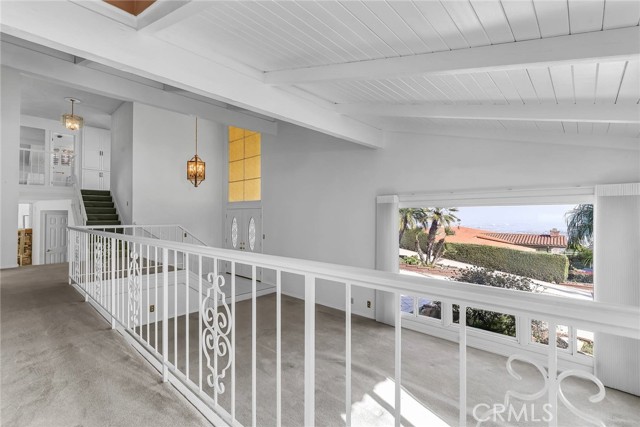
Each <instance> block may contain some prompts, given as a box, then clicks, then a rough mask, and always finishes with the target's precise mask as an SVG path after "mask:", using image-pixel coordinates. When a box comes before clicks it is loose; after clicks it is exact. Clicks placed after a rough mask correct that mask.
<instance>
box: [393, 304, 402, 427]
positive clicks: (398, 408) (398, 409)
mask: <svg viewBox="0 0 640 427" xmlns="http://www.w3.org/2000/svg"><path fill="white" fill-rule="evenodd" d="M393 302H394V304H393V305H394V312H393V314H394V320H395V321H394V323H395V325H394V328H395V329H394V332H395V333H394V339H395V355H394V359H395V425H396V427H400V422H401V421H402V402H401V397H402V394H401V393H402V388H401V387H402V335H401V333H402V317H401V314H402V310H400V293H398V292H396V293H394V294H393Z"/></svg>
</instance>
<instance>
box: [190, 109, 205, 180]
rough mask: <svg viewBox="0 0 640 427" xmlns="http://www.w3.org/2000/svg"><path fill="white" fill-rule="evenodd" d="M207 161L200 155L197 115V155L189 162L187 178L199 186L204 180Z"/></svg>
mask: <svg viewBox="0 0 640 427" xmlns="http://www.w3.org/2000/svg"><path fill="white" fill-rule="evenodd" d="M204 175H205V163H204V162H203V161H202V159H201V158H200V157H199V156H198V118H197V117H196V155H195V156H193V157H192V158H191V160H189V161H188V162H187V179H188V180H189V181H190V182H191V183H192V184H193V185H194V187H197V186H198V185H200V183H201V182H202V181H204Z"/></svg>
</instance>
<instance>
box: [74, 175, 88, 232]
mask: <svg viewBox="0 0 640 427" xmlns="http://www.w3.org/2000/svg"><path fill="white" fill-rule="evenodd" d="M71 176H72V182H73V200H72V202H71V206H72V208H73V214H74V217H75V220H76V224H78V225H85V224H86V223H87V211H86V209H85V207H84V199H83V198H82V191H81V189H80V183H79V181H78V177H77V176H76V174H75V172H72V174H71Z"/></svg>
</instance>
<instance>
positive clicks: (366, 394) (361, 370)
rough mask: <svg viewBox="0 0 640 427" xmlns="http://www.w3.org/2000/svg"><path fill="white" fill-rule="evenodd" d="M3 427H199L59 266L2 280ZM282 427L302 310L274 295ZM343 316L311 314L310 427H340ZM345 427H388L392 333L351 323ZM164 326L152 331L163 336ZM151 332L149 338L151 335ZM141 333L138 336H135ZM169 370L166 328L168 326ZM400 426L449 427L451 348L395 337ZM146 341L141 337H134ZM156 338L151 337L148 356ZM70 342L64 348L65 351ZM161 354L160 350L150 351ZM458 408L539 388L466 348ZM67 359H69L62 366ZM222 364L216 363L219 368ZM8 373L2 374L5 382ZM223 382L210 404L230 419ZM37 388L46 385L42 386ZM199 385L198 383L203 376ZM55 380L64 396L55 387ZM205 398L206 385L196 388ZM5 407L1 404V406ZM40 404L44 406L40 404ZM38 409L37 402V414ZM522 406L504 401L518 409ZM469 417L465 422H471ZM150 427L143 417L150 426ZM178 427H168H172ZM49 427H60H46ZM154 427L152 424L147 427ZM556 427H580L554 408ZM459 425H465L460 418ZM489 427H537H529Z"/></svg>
mask: <svg viewBox="0 0 640 427" xmlns="http://www.w3.org/2000/svg"><path fill="white" fill-rule="evenodd" d="M2 282H3V283H2V325H1V326H2V333H3V337H2V345H3V348H2V359H1V360H2V393H3V399H2V418H1V419H2V420H3V425H4V421H5V419H6V420H7V424H6V425H151V424H153V425H179V426H183V425H184V426H186V425H200V424H204V423H205V422H204V420H202V418H201V417H200V416H199V414H198V413H197V412H195V410H192V409H191V408H190V406H189V404H188V403H186V402H185V401H184V399H183V398H182V397H181V396H179V395H178V393H177V392H175V391H174V390H173V389H171V387H168V386H165V385H162V384H160V383H159V376H158V374H157V372H155V371H154V370H153V369H151V368H150V367H149V366H148V365H146V364H145V362H144V361H143V360H141V357H140V356H139V355H138V354H137V353H136V352H135V351H134V350H133V349H132V348H131V347H129V346H128V345H127V344H126V343H125V342H124V339H123V338H122V337H120V336H119V335H118V334H117V333H115V332H112V331H110V330H109V329H108V327H107V325H106V322H105V321H104V320H103V319H102V318H100V317H99V315H98V314H97V313H96V312H95V311H94V310H93V309H92V308H91V307H90V306H89V305H87V304H84V303H82V302H81V301H82V299H81V297H80V296H79V295H78V294H77V293H75V291H73V290H72V288H71V287H69V286H68V285H66V265H64V266H47V267H35V268H34V267H32V268H31V269H25V270H5V271H3V272H2ZM236 310H237V312H236V319H237V320H236V333H237V335H236V376H237V380H236V411H237V418H238V420H239V421H240V422H241V423H242V424H244V425H250V424H251V301H242V302H240V303H238V304H237V308H236ZM275 311H276V310H275V296H274V295H267V296H264V297H260V298H259V299H258V304H257V327H258V339H257V354H256V356H257V407H258V411H257V420H258V423H257V424H258V425H259V426H267V425H275V406H276V400H275V363H276V359H275V342H276V341H275V326H276V323H275ZM282 313H283V321H282V324H283V330H282V336H283V343H282V350H283V354H282V368H283V383H282V384H283V394H282V395H283V400H282V406H283V409H282V411H283V412H282V413H283V425H285V426H301V425H303V396H304V381H303V378H304V303H303V302H302V301H300V300H297V299H293V298H288V297H284V296H283V308H282ZM185 320H186V318H185V316H182V317H180V318H178V331H179V332H178V337H177V342H178V343H179V349H180V353H179V357H178V366H179V368H180V369H181V370H182V371H183V372H184V371H185V370H186V366H185V359H186V357H185V348H186V347H185V345H184V343H185V341H186V340H185V338H186V336H187V329H186V321H185ZM189 322H190V327H189V330H188V335H189V349H188V352H189V358H190V367H189V377H190V379H191V380H192V381H194V382H195V383H197V382H198V378H199V366H198V365H199V364H198V356H199V349H198V336H199V330H198V315H197V314H191V315H190V317H189ZM344 322H345V317H344V313H343V312H341V311H337V310H333V309H329V308H327V307H323V306H317V308H316V376H315V379H316V425H318V426H338V425H344V413H345V397H344V384H345V374H344V360H345V334H344ZM352 325H353V328H352V343H353V344H352V346H353V347H352V352H353V355H352V388H353V390H352V395H351V399H352V405H351V408H352V413H353V415H352V417H353V418H352V425H354V426H386V425H393V419H392V415H391V414H392V413H393V405H394V395H393V387H394V383H393V378H394V375H393V373H394V330H393V328H391V327H388V326H386V325H383V324H380V323H377V322H375V321H372V320H369V319H364V318H361V317H357V316H353V318H352ZM161 327H162V325H161V324H160V325H159V329H160V330H161ZM154 329H155V328H154V327H153V325H152V327H151V330H152V331H153V330H154ZM144 330H145V328H143V331H144ZM169 331H170V334H169V343H168V344H169V359H170V360H173V348H174V347H173V346H174V343H175V342H176V340H175V339H174V337H173V322H172V321H171V322H170V324H169ZM402 334H403V346H402V355H403V357H402V375H403V377H402V388H403V400H402V402H403V403H402V404H403V416H404V418H403V425H408V426H409V425H413V426H435V425H451V426H456V425H458V408H457V401H458V346H457V344H455V343H451V342H448V341H445V340H441V339H437V338H433V337H430V336H427V335H424V334H420V333H416V332H413V331H409V330H403V332H402ZM143 338H146V337H143ZM153 338H154V335H153V333H152V335H151V336H150V337H149V341H150V344H151V345H152V346H153V345H154V344H155V343H154V342H153ZM67 343H69V344H67ZM159 348H161V346H159ZM467 357H468V400H469V401H468V408H469V411H471V410H472V409H473V406H474V405H476V404H479V403H484V404H488V405H493V404H494V403H501V402H502V401H503V399H504V394H505V392H506V391H507V390H509V389H512V390H519V391H521V392H529V393H531V392H534V391H536V390H537V389H539V387H540V386H541V385H542V379H541V377H540V374H539V373H538V372H537V371H536V370H535V369H534V368H532V367H531V366H529V365H526V364H517V365H516V369H517V371H518V372H519V373H520V374H521V375H522V376H523V378H524V380H523V381H517V380H515V379H513V378H511V377H510V376H509V375H508V374H507V372H506V369H505V362H506V358H504V357H502V356H498V355H495V354H492V353H488V352H484V351H479V350H474V349H468V356H467ZM67 359H70V360H67ZM225 361H226V359H224V358H222V359H220V360H219V364H221V365H223V364H224V363H225ZM7 371H8V372H7ZM230 375H231V373H230V372H227V376H226V378H225V379H224V383H225V384H226V386H227V389H226V392H225V393H224V394H223V395H222V396H220V397H219V403H220V404H221V406H222V407H224V408H225V409H227V410H229V409H230ZM43 377H44V378H46V379H47V381H44V380H43ZM205 378H206V372H205ZM56 381H58V382H60V383H62V384H64V386H56ZM204 389H205V390H207V386H206V384H205V387H204ZM563 390H564V391H565V394H566V395H567V397H568V398H569V400H570V401H571V402H572V403H574V404H575V405H576V406H577V407H578V408H580V409H581V410H583V411H584V413H586V414H590V415H594V416H597V417H599V418H601V419H602V420H603V421H604V422H605V424H606V425H607V426H610V427H611V426H621V427H622V426H637V425H639V424H640V398H638V397H636V396H632V395H629V394H626V393H622V392H619V391H616V390H611V389H607V395H606V397H605V400H604V401H603V402H600V403H597V404H590V403H589V402H588V400H587V398H588V396H589V395H591V394H593V393H595V391H596V390H595V387H594V386H592V385H591V384H590V383H586V382H584V381H581V380H575V379H568V380H566V381H565V383H564V386H563ZM7 394H9V396H10V397H9V399H8V400H7V401H5V398H4V397H5V396H6V395H7ZM41 396H42V397H41ZM41 402H44V404H43V403H41ZM544 403H545V401H544V398H543V399H541V400H538V401H536V402H533V405H534V406H533V409H532V408H531V406H530V405H531V404H530V403H526V405H527V408H528V410H527V413H528V416H529V417H531V415H535V416H536V417H537V418H540V417H542V416H543V415H545V414H544V412H543V409H542V405H543V404H544ZM522 406H523V402H520V401H517V400H515V401H514V407H515V409H517V410H520V409H521V407H522ZM470 413H471V412H470ZM151 417H153V418H151ZM178 419H179V420H180V421H179V422H177V421H176V420H178ZM50 420H54V421H55V422H59V424H55V423H53V424H52V423H51V422H50ZM150 420H153V421H150ZM558 424H559V426H561V427H564V426H567V427H570V426H576V427H578V426H579V427H582V426H585V425H587V423H586V422H585V421H582V420H580V419H578V418H576V417H575V416H573V415H571V414H570V413H569V412H568V411H567V410H566V409H565V408H564V407H560V409H559V419H558ZM469 425H475V421H474V420H473V419H472V418H471V416H469ZM482 425H483V426H489V425H528V426H541V425H547V423H546V422H541V421H532V420H531V419H529V420H528V421H527V422H523V421H522V419H521V422H511V423H502V424H501V423H493V424H492V423H485V424H482Z"/></svg>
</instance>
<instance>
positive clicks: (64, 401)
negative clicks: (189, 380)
mask: <svg viewBox="0 0 640 427" xmlns="http://www.w3.org/2000/svg"><path fill="white" fill-rule="evenodd" d="M66 273H67V265H66V264H58V265H49V266H30V267H20V268H16V269H8V270H2V271H1V272H0V274H1V276H0V280H1V285H0V296H1V310H0V311H1V314H0V328H1V333H2V340H1V344H2V346H1V356H0V362H1V368H2V373H1V378H2V381H1V386H0V391H1V393H2V395H1V401H2V403H1V405H0V410H1V412H0V420H1V421H2V426H7V427H9V426H11V427H22V426H47V427H58V426H61V427H62V426H154V427H155V426H167V427H174V426H187V425H188V426H210V425H211V424H210V423H209V422H208V421H207V420H206V419H205V418H204V417H203V416H202V415H201V414H200V413H199V412H198V411H197V410H196V409H195V408H193V407H192V406H191V404H189V403H188V402H187V401H186V400H185V399H184V397H183V396H182V395H180V394H179V393H178V392H177V391H176V390H175V389H174V388H173V386H170V385H168V384H163V383H162V382H161V378H160V377H159V376H158V374H157V372H156V371H155V370H154V369H153V368H151V366H150V365H149V364H148V363H147V362H146V361H145V360H144V359H143V358H142V356H140V354H138V353H137V352H136V351H135V350H134V349H133V348H132V347H131V346H129V345H128V344H127V343H126V342H125V341H124V339H123V337H122V336H121V335H120V334H119V333H118V332H115V331H112V330H111V329H109V327H108V325H107V323H106V322H105V321H104V319H103V318H102V317H100V316H99V315H98V314H97V313H96V311H95V310H94V309H93V308H91V306H89V305H88V304H86V303H85V302H84V300H83V298H82V297H81V296H80V295H79V294H78V293H77V292H76V291H75V290H73V288H71V287H70V286H69V285H68V284H67V278H66Z"/></svg>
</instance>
